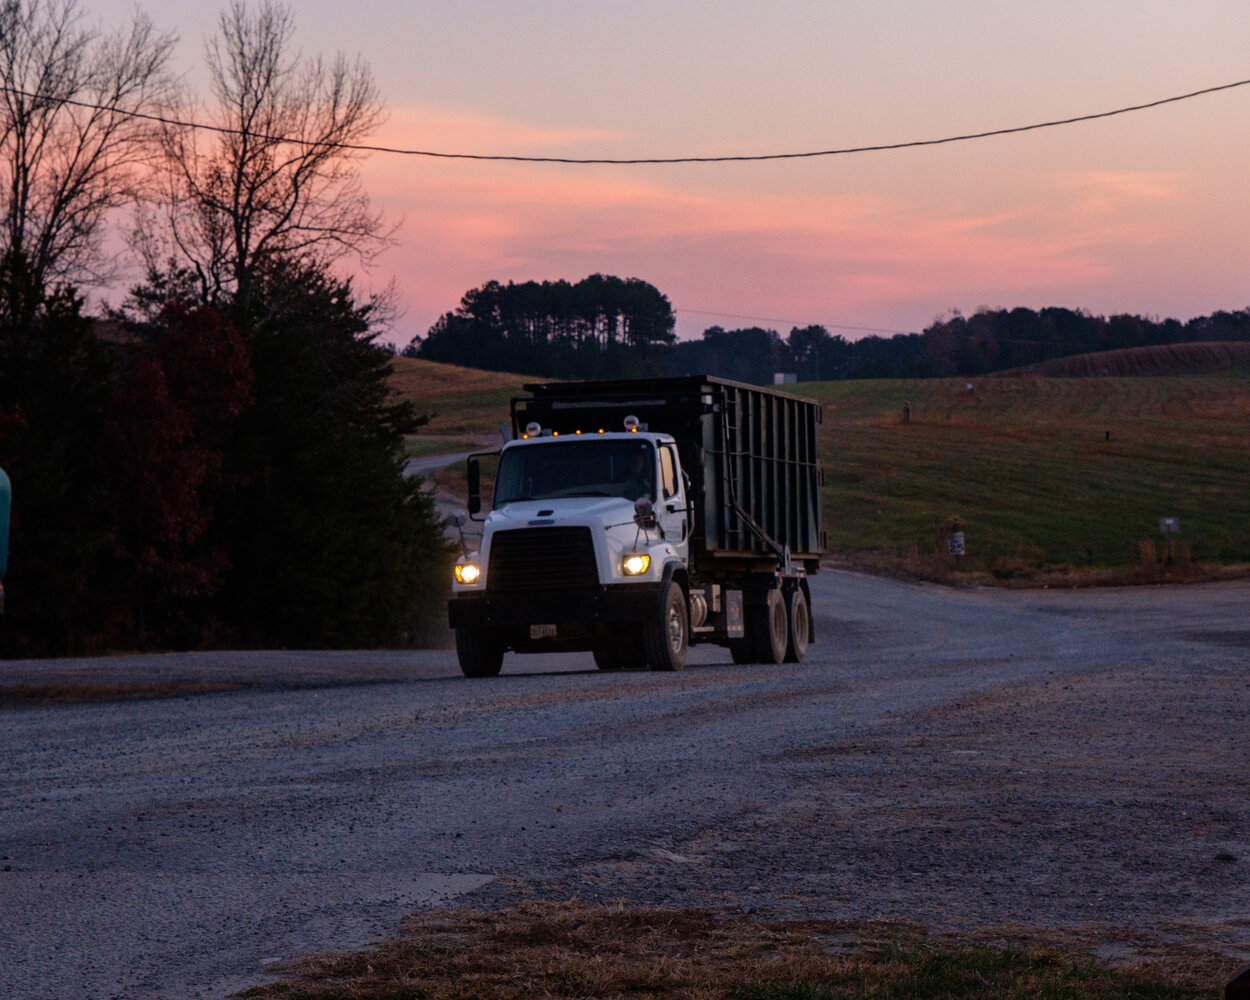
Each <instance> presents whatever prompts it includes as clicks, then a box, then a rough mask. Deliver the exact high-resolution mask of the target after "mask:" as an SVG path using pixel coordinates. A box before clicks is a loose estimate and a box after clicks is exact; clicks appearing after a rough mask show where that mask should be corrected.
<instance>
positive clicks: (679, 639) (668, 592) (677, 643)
mask: <svg viewBox="0 0 1250 1000" xmlns="http://www.w3.org/2000/svg"><path fill="white" fill-rule="evenodd" d="M689 643H690V612H689V611H688V610H687V608H686V592H685V591H684V590H682V589H681V584H679V583H674V582H673V581H672V580H669V581H668V583H666V584H665V585H664V592H663V594H662V595H661V600H660V614H659V616H658V617H657V618H656V619H654V620H653V621H649V622H647V623H646V624H645V625H643V627H642V648H643V650H644V651H645V652H646V656H647V666H649V667H650V668H651V669H652V670H680V669H681V668H682V667H684V666H685V665H686V650H687V648H688V647H689Z"/></svg>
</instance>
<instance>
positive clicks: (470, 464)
mask: <svg viewBox="0 0 1250 1000" xmlns="http://www.w3.org/2000/svg"><path fill="white" fill-rule="evenodd" d="M465 472H466V474H467V476H468V479H469V516H470V517H472V516H473V515H474V514H477V513H478V512H479V511H481V509H482V466H481V464H480V463H479V462H478V460H477V458H476V457H472V458H470V459H469V460H468V461H467V462H466V463H465Z"/></svg>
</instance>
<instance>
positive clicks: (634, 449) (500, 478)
mask: <svg viewBox="0 0 1250 1000" xmlns="http://www.w3.org/2000/svg"><path fill="white" fill-rule="evenodd" d="M599 496H602V497H625V498H626V499H628V500H637V499H638V498H639V497H648V498H650V499H651V500H652V501H654V500H655V448H654V446H653V445H652V444H651V442H650V441H646V440H643V441H621V440H616V441H603V440H595V439H593V438H592V439H590V440H582V441H554V440H552V441H543V442H541V443H538V444H532V445H522V446H519V447H516V448H509V449H507V450H506V451H505V452H504V453H503V455H502V456H501V457H500V459H499V472H498V473H497V474H496V476H495V507H496V508H499V507H502V506H503V505H504V504H507V503H513V502H515V501H517V500H549V499H554V498H556V497H599Z"/></svg>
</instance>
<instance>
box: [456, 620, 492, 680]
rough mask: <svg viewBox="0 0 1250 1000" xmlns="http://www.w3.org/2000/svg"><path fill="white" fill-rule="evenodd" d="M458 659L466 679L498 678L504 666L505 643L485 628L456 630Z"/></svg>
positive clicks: (461, 628)
mask: <svg viewBox="0 0 1250 1000" xmlns="http://www.w3.org/2000/svg"><path fill="white" fill-rule="evenodd" d="M456 657H457V658H458V659H459V660H460V672H461V673H463V674H464V675H465V677H498V676H499V668H500V667H502V666H503V643H502V642H501V641H500V640H499V639H498V638H497V637H496V636H495V635H493V634H492V633H491V631H490V630H489V629H485V628H468V627H466V626H464V625H461V626H459V627H458V628H457V629H456Z"/></svg>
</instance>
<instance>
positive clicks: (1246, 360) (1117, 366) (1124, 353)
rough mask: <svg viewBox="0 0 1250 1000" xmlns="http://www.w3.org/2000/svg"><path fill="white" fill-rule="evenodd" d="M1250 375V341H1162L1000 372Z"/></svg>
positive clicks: (1085, 375)
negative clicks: (1159, 343) (1153, 345)
mask: <svg viewBox="0 0 1250 1000" xmlns="http://www.w3.org/2000/svg"><path fill="white" fill-rule="evenodd" d="M1228 374H1243V375H1250V343H1247V342H1244V341H1217V342H1211V343H1197V344H1162V345H1159V346H1156V347H1133V348H1128V349H1126V350H1121V351H1100V352H1098V353H1096V354H1078V355H1075V356H1074V357H1070V358H1056V359H1054V360H1053V361H1042V362H1039V363H1038V364H1035V365H1026V366H1025V367H1023V368H1013V369H1011V370H1010V371H1005V372H999V373H998V374H997V376H996V377H999V378H1020V377H1042V378H1089V377H1096V376H1112V377H1115V376H1125V375H1228Z"/></svg>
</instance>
